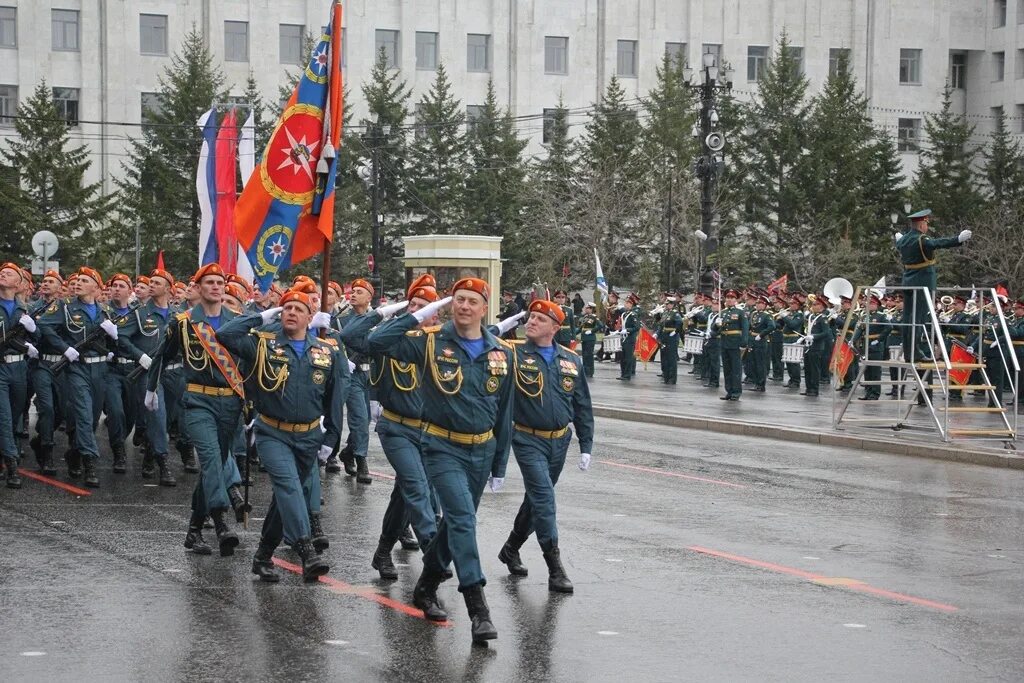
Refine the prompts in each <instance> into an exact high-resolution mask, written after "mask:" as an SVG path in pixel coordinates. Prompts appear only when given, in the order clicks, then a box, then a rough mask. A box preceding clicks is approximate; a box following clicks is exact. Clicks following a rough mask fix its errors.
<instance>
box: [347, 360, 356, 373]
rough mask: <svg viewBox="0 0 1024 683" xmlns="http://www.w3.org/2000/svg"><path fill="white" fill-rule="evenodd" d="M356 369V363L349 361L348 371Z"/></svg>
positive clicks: (351, 371)
mask: <svg viewBox="0 0 1024 683" xmlns="http://www.w3.org/2000/svg"><path fill="white" fill-rule="evenodd" d="M355 371H356V364H355V363H353V362H352V361H349V362H348V372H349V374H352V373H353V372H355Z"/></svg>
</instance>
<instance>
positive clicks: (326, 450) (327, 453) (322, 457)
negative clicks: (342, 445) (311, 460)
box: [316, 446, 334, 465]
mask: <svg viewBox="0 0 1024 683" xmlns="http://www.w3.org/2000/svg"><path fill="white" fill-rule="evenodd" d="M333 452H334V449H333V448H331V447H330V446H321V447H320V452H319V453H317V454H316V459H317V460H319V461H320V464H321V465H323V464H324V463H325V462H327V458H329V457H331V453H333Z"/></svg>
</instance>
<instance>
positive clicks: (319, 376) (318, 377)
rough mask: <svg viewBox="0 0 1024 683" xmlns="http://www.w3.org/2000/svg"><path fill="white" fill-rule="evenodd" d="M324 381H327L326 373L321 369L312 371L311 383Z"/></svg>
mask: <svg viewBox="0 0 1024 683" xmlns="http://www.w3.org/2000/svg"><path fill="white" fill-rule="evenodd" d="M325 381H327V373H325V372H324V371H323V370H314V371H313V384H323V383H324V382H325Z"/></svg>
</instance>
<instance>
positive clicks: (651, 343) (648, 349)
mask: <svg viewBox="0 0 1024 683" xmlns="http://www.w3.org/2000/svg"><path fill="white" fill-rule="evenodd" d="M657 350H658V340H657V339H655V338H654V335H653V334H651V333H650V332H648V331H647V328H646V327H641V328H640V334H639V335H638V336H637V338H636V357H637V358H639V359H640V360H642V361H643V362H645V363H646V362H647V361H649V360H651V358H652V357H653V356H654V353H655V351H657Z"/></svg>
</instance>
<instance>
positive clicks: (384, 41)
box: [374, 28, 402, 69]
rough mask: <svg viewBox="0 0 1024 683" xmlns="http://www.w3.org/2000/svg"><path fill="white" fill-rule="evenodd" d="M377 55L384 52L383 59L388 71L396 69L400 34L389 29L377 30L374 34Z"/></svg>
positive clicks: (399, 52)
mask: <svg viewBox="0 0 1024 683" xmlns="http://www.w3.org/2000/svg"><path fill="white" fill-rule="evenodd" d="M374 37H375V43H374V44H375V46H376V50H377V54H378V55H379V54H380V51H381V49H382V48H383V50H384V59H385V61H386V65H387V67H388V68H389V69H397V68H398V62H399V57H400V55H401V49H402V46H401V44H400V41H401V39H402V38H401V34H400V33H399V32H398V31H393V30H391V29H383V28H379V29H377V30H376V32H375V33H374Z"/></svg>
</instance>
